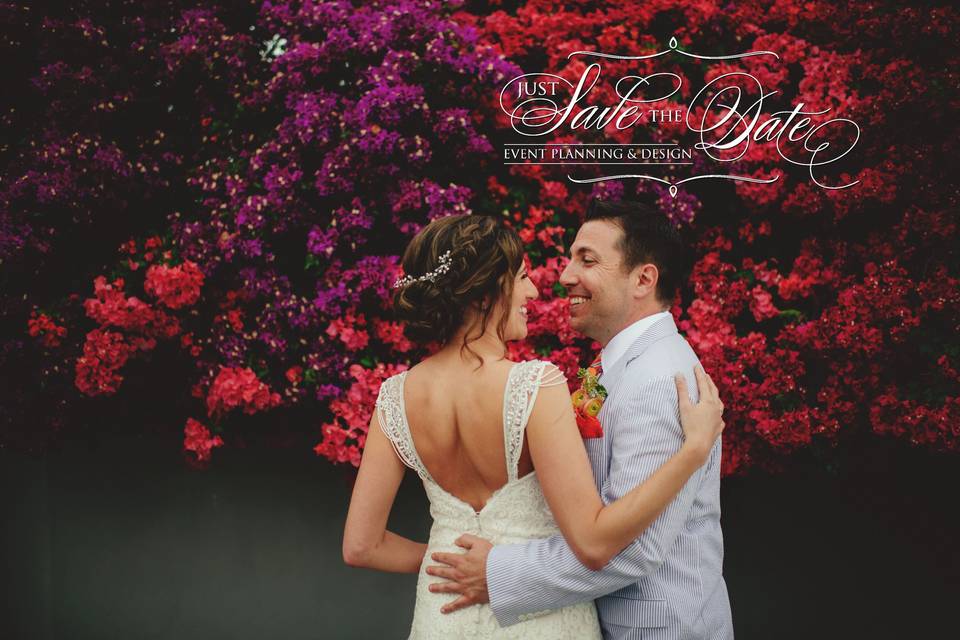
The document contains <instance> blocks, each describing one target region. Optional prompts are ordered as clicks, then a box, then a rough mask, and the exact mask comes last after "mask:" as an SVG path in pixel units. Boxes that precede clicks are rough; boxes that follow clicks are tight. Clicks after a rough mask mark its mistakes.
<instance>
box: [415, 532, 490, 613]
mask: <svg viewBox="0 0 960 640" xmlns="http://www.w3.org/2000/svg"><path fill="white" fill-rule="evenodd" d="M456 544H457V546H460V547H463V548H464V549H466V550H467V552H466V553H443V552H441V551H437V552H434V553H432V554H430V558H431V559H432V560H433V561H434V562H439V563H440V564H439V565H430V566H428V567H427V573H428V574H429V575H431V576H437V577H440V578H446V579H447V582H434V583H433V584H431V585H430V591H432V592H433V593H458V594H460V597H459V598H457V599H456V600H454V601H453V602H451V603H450V604H447V605H444V606H443V607H441V609H440V611H442V612H443V613H450V612H452V611H456V610H458V609H463V608H464V607H469V606H470V605H473V604H484V603H486V602H489V601H490V595H489V594H488V593H487V555H488V554H489V553H490V549H492V548H493V545H492V544H490V542H489V541H487V540H484V539H483V538H478V537H477V536H473V535H470V534H469V533H465V534H463V535H462V536H460V537H459V538H457V540H456Z"/></svg>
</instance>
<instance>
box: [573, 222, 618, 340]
mask: <svg viewBox="0 0 960 640" xmlns="http://www.w3.org/2000/svg"><path fill="white" fill-rule="evenodd" d="M622 238H623V230H622V229H621V228H620V226H619V225H617V224H615V223H613V222H610V221H608V220H591V221H589V222H586V223H584V225H583V226H582V227H580V230H579V231H578V232H577V238H576V240H575V241H574V243H573V245H572V246H571V247H570V262H569V263H568V264H567V267H566V268H565V269H564V270H563V273H562V274H561V275H560V284H562V285H563V286H564V287H566V289H567V298H568V299H569V300H570V326H572V327H573V328H574V329H575V330H577V331H579V332H580V333H582V334H584V335H586V336H588V337H590V338H593V339H594V340H596V341H598V342H600V343H601V344H604V345H605V344H606V343H607V342H608V341H609V340H610V338H612V337H613V336H614V335H616V333H617V332H618V331H619V330H620V329H621V328H622V327H621V325H622V324H623V323H624V320H625V318H627V317H629V314H630V304H631V301H632V296H631V295H630V281H631V278H630V274H629V273H628V272H626V271H625V270H624V268H623V252H622V251H621V249H620V246H621V240H622Z"/></svg>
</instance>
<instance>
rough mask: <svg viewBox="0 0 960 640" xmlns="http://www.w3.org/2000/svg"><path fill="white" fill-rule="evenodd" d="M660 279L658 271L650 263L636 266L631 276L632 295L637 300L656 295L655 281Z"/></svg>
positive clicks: (655, 266)
mask: <svg viewBox="0 0 960 640" xmlns="http://www.w3.org/2000/svg"><path fill="white" fill-rule="evenodd" d="M659 279H660V270H659V269H657V265H655V264H653V263H652V262H647V263H642V264H638V265H637V266H636V267H634V269H633V273H632V274H631V278H630V280H631V282H632V284H633V289H634V295H635V296H636V297H637V298H646V297H647V296H649V295H656V294H657V280H659Z"/></svg>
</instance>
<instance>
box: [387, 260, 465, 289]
mask: <svg viewBox="0 0 960 640" xmlns="http://www.w3.org/2000/svg"><path fill="white" fill-rule="evenodd" d="M452 262H453V261H452V260H451V259H450V252H449V251H447V252H445V253H444V254H443V255H442V256H440V265H439V266H438V267H437V268H436V269H434V270H433V271H427V272H426V273H425V274H423V275H422V276H418V277H416V278H414V277H413V276H410V275H407V276H403V277H402V278H399V279H398V280H397V281H396V282H394V283H393V288H394V289H399V288H400V287H405V286H407V285H408V284H413V283H414V282H422V281H424V280H429V281H430V282H436V281H437V276H441V275H443V274H445V273H446V272H447V271H450V264H451V263H452Z"/></svg>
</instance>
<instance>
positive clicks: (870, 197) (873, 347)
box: [0, 0, 960, 474]
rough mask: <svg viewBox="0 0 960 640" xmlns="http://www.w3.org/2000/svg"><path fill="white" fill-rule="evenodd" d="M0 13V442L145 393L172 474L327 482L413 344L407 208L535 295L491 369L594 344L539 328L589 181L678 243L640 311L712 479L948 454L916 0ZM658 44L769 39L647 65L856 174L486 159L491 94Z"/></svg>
mask: <svg viewBox="0 0 960 640" xmlns="http://www.w3.org/2000/svg"><path fill="white" fill-rule="evenodd" d="M0 16H2V18H0V19H2V23H3V27H4V29H3V31H4V33H5V35H4V39H3V46H4V47H5V49H6V50H5V53H6V54H7V57H8V59H16V60H18V61H20V62H19V63H18V64H17V65H14V66H13V71H12V77H11V79H10V80H9V82H8V86H12V87H16V90H15V91H8V92H6V93H5V96H4V98H2V100H3V101H4V102H5V103H6V104H4V105H3V106H4V108H3V111H2V118H3V134H2V136H3V138H2V143H0V149H2V151H3V155H2V159H3V160H2V161H3V165H2V169H0V202H2V208H0V260H2V264H3V267H4V268H3V276H2V277H3V284H4V286H3V290H2V295H3V300H2V309H0V321H2V323H3V328H4V333H3V342H2V350H0V374H2V376H3V377H4V379H5V380H9V383H8V384H5V385H4V389H3V393H4V398H3V402H2V403H0V404H2V412H3V413H2V415H3V423H2V432H0V442H2V443H3V444H4V445H9V446H17V447H22V448H30V449H37V448H42V447H43V446H45V445H48V444H50V443H52V442H56V441H57V439H58V438H59V437H60V436H62V435H63V434H66V433H71V432H72V431H73V430H76V429H80V428H81V423H84V424H86V423H88V422H94V423H95V422H96V421H97V420H98V419H99V418H101V417H102V416H103V415H107V414H109V415H111V416H114V417H117V416H123V415H126V414H127V413H130V415H141V414H142V413H143V411H140V412H139V413H138V412H137V408H138V407H139V406H140V404H142V403H144V402H154V403H156V404H158V405H162V406H163V407H164V410H163V411H161V412H159V413H157V414H156V415H157V416H159V419H160V421H161V423H162V426H163V427H164V428H166V429H168V430H169V433H170V434H171V438H177V439H178V440H179V441H182V446H183V448H184V452H185V456H186V459H187V460H189V461H191V462H192V463H195V464H205V463H208V461H210V460H211V459H212V458H215V457H216V451H217V448H218V447H231V446H236V445H240V444H241V443H243V442H245V441H246V440H247V439H248V438H249V437H251V436H262V437H265V438H276V439H277V441H279V442H283V443H287V444H290V445H291V446H312V447H313V448H314V450H315V451H316V453H317V454H318V455H319V456H322V457H325V458H328V459H330V460H332V461H334V462H339V463H350V464H353V465H356V464H358V462H359V458H360V454H361V452H362V448H363V444H364V439H365V435H366V429H367V424H368V422H369V418H370V414H371V411H372V406H373V401H374V399H375V398H376V394H377V392H378V390H379V385H380V383H381V382H382V381H383V380H384V379H385V378H386V377H388V376H390V375H393V374H394V373H396V372H398V371H401V370H403V369H405V368H406V367H408V366H410V365H411V364H412V363H414V362H416V360H417V359H418V358H420V357H422V356H423V355H424V353H425V351H424V348H423V347H422V346H421V345H415V344H412V343H410V342H409V341H408V340H407V339H406V338H405V337H404V335H403V330H402V327H401V326H400V325H399V324H398V323H396V322H395V321H394V320H393V319H392V318H391V313H390V305H389V298H390V293H391V290H390V284H391V283H392V282H393V280H394V279H395V278H396V276H397V273H398V267H397V264H398V256H399V254H400V253H401V252H402V250H403V247H404V246H405V244H406V242H407V241H408V240H409V238H410V237H411V236H412V235H413V234H414V233H416V231H417V230H418V229H420V228H421V227H422V225H423V224H425V223H426V222H428V221H429V220H431V219H433V218H435V217H438V216H443V215H448V214H451V213H462V212H474V213H483V214H491V215H498V216H504V217H505V218H506V219H507V220H508V221H509V222H510V223H511V224H512V225H514V226H515V228H517V230H518V231H519V232H520V234H521V236H522V237H523V240H524V242H525V243H526V244H527V247H528V250H529V254H530V257H531V260H532V262H533V265H534V267H535V268H534V269H533V277H534V280H535V281H536V283H537V284H538V286H539V288H540V290H541V297H540V298H539V299H538V300H537V301H536V302H535V303H533V304H532V305H531V322H530V329H531V331H530V336H529V338H528V340H526V341H525V342H523V343H518V344H514V345H512V347H511V349H512V355H513V356H514V357H519V358H529V357H544V358H549V359H551V360H553V361H554V362H556V363H557V364H558V365H560V366H561V367H562V368H564V369H565V370H566V371H567V373H568V374H572V373H573V372H574V371H575V369H576V367H577V366H578V364H582V363H585V362H586V361H588V360H589V359H590V358H591V357H592V355H593V349H594V348H595V347H596V345H594V344H591V343H590V341H589V340H585V339H583V338H581V337H578V336H577V335H575V334H574V333H573V332H572V330H571V329H570V327H569V324H568V322H567V319H566V307H565V305H566V300H565V298H564V291H563V288H562V287H561V286H560V285H559V284H558V282H557V280H558V278H559V273H560V271H562V269H563V266H564V264H565V258H564V255H565V251H566V248H567V247H568V246H569V243H570V242H571V240H572V237H573V234H574V233H575V230H576V227H577V226H578V225H579V222H580V219H581V216H582V212H583V210H584V208H585V206H586V203H587V201H588V199H589V198H590V197H591V196H600V197H610V198H612V197H627V198H636V199H644V200H647V201H650V202H653V203H655V204H656V205H657V206H658V207H660V208H661V209H662V211H663V212H664V215H666V216H669V217H670V218H671V219H672V220H673V221H674V222H676V223H677V224H678V225H680V226H681V227H682V228H683V229H684V232H685V233H686V234H687V235H688V236H689V237H690V238H691V241H692V244H693V246H695V248H696V262H695V266H694V269H693V272H692V274H691V278H690V280H689V282H688V284H687V286H686V287H685V289H684V291H683V293H682V295H681V296H680V297H679V298H678V300H677V301H676V303H675V305H674V307H673V313H674V315H675V316H676V318H677V320H678V323H679V326H680V327H681V330H682V331H683V332H684V334H685V335H686V336H687V338H688V339H689V341H690V342H691V344H692V345H693V347H694V348H695V350H696V351H697V352H698V354H699V355H700V357H701V359H702V361H703V362H704V365H705V366H706V368H707V370H708V371H710V372H711V374H712V375H713V377H714V380H715V381H716V382H717V384H718V386H719V387H720V389H721V393H722V395H723V399H724V403H725V405H726V407H727V410H726V421H727V424H728V426H727V429H726V432H725V434H724V472H725V473H727V474H730V473H737V472H742V471H745V470H747V469H750V468H754V467H766V468H775V467H777V466H778V465H780V464H782V462H783V461H784V460H786V459H788V458H789V456H791V455H793V454H795V453H797V452H801V451H804V450H811V449H812V448H829V447H830V446H831V445H833V444H835V443H837V442H840V441H842V440H843V439H844V438H853V437H856V436H862V435H863V434H869V433H871V432H874V433H877V434H883V435H888V436H893V437H897V438H902V439H906V440H908V441H910V442H912V443H914V444H916V445H920V446H925V447H929V448H931V449H934V450H948V451H956V450H957V449H960V376H958V373H957V371H958V368H960V345H958V342H957V339H956V335H957V330H958V328H960V287H958V277H960V273H958V260H957V257H958V256H957V249H956V248H955V247H956V245H957V240H958V231H957V224H958V220H957V213H956V211H957V209H956V206H957V180H956V175H955V174H956V163H955V161H954V160H953V158H954V157H955V155H956V153H957V140H958V136H957V126H956V124H955V122H954V114H955V113H956V110H957V106H958V104H957V103H958V92H957V86H958V59H957V56H956V54H955V53H952V49H951V47H950V44H952V42H953V40H954V38H955V35H956V33H957V24H958V15H957V12H956V11H955V10H954V9H952V8H951V7H949V6H946V5H945V6H943V7H940V8H929V7H928V8H923V9H920V8H909V7H908V8H902V7H899V6H898V5H897V4H895V3H892V2H887V3H879V4H878V3H869V4H868V3H842V4H834V3H827V2H793V1H780V2H775V3H774V2H746V3H734V4H726V3H719V2H711V1H704V2H697V3H688V4H682V3H676V2H648V3H617V2H609V3H605V2H598V3H590V6H589V7H588V6H586V5H585V4H583V5H580V4H575V3H562V2H548V1H532V2H526V3H509V2H503V3H498V2H491V3H478V2H473V3H467V4H460V3H441V2H415V1H413V0H394V1H384V2H369V3H359V2H358V3H351V2H260V3H245V4H239V3H222V4H219V3H204V2H200V3H197V2H191V3H186V2H183V3H179V2H163V3H155V2H141V3H132V2H103V3H89V4H83V5H80V6H79V7H74V8H71V9H66V8H64V9H57V10H53V9H46V10H44V11H43V12H39V11H38V10H37V9H35V8H30V7H27V6H20V5H4V6H3V7H2V8H0ZM671 37H675V38H676V39H677V41H678V43H679V47H680V48H682V49H684V50H689V51H694V52H697V53H702V54H704V55H717V54H728V53H732V52H740V51H747V50H772V51H776V52H778V54H779V55H780V59H779V61H777V62H776V63H773V62H770V61H768V60H767V61H760V59H759V58H757V59H747V60H746V61H742V62H731V61H709V60H707V61H704V60H687V59H683V58H682V57H677V58H676V59H672V60H666V59H663V60H659V61H658V62H657V63H656V64H657V65H659V66H658V69H664V68H666V69H669V70H671V71H672V72H675V73H677V74H678V75H680V76H682V77H683V78H684V80H685V85H689V86H696V85H697V84H700V85H702V84H703V83H704V82H706V81H709V80H710V79H711V78H714V77H716V76H717V75H719V74H722V73H725V72H727V71H728V70H729V69H731V68H732V67H733V66H736V65H737V64H742V65H743V66H744V67H745V68H747V69H748V70H749V71H750V72H751V73H753V74H754V75H755V76H756V77H757V78H759V79H761V80H762V81H763V83H764V85H765V86H766V87H768V88H773V89H775V90H777V92H778V94H777V97H776V99H775V100H774V101H773V102H772V103H771V107H770V109H771V110H773V109H776V108H784V106H787V105H793V104H796V103H797V102H804V103H805V104H807V105H810V106H812V107H815V108H817V109H825V108H829V109H831V113H832V114H834V115H835V116H839V117H844V118H849V119H851V120H853V121H856V122H857V123H858V124H859V126H860V128H861V130H862V135H861V139H860V141H859V143H858V145H857V147H856V149H855V150H854V152H853V153H852V154H851V155H852V156H855V157H854V158H852V159H851V161H850V162H849V163H845V164H844V165H843V169H842V171H840V172H839V173H837V174H836V175H833V176H830V178H831V179H832V180H834V182H833V184H842V183H847V182H852V181H858V184H857V185H855V186H854V187H852V188H849V189H843V190H828V189H823V188H821V187H820V186H818V185H817V184H815V183H813V182H812V181H811V180H810V178H809V176H808V175H807V173H806V170H805V168H803V167H800V168H797V167H792V166H784V165H786V164H787V163H785V162H783V160H782V159H780V158H779V157H778V156H776V155H775V154H771V153H770V152H769V148H764V147H763V146H761V145H757V146H755V147H753V148H752V150H751V152H750V153H748V154H746V155H744V156H743V157H742V158H741V159H739V160H738V161H737V162H735V163H731V165H730V167H729V168H730V169H734V170H736V171H737V172H739V173H740V174H741V175H751V176H754V177H757V178H767V177H769V176H770V175H772V174H774V173H775V172H779V173H782V174H783V178H782V179H780V180H778V181H777V182H776V183H774V184H770V185H760V184H750V183H737V184H734V183H732V182H724V181H713V182H710V181H703V182H694V183H687V184H684V185H681V187H680V189H679V191H678V192H677V193H676V195H675V196H672V195H670V194H669V193H668V192H667V189H666V187H665V186H663V185H660V184H658V183H656V182H654V181H645V180H637V179H628V180H623V181H608V182H601V183H596V184H592V185H582V184H574V183H572V182H570V181H569V180H567V178H566V175H567V173H568V171H567V170H566V169H565V168H563V167H555V166H532V165H510V166H507V165H504V164H503V161H502V159H501V154H502V150H501V147H502V144H503V143H504V142H505V141H509V140H515V137H511V136H512V134H513V132H512V131H511V129H510V122H509V121H508V119H507V118H506V117H505V115H504V113H503V112H502V111H501V110H500V107H499V104H498V101H497V99H498V95H499V91H500V89H501V88H502V87H503V85H504V83H505V82H507V81H508V80H509V79H510V78H512V77H515V76H517V75H519V74H521V73H529V72H550V73H555V74H558V75H560V76H562V77H564V78H568V79H571V80H572V79H575V78H576V77H578V76H579V74H580V73H581V71H582V68H583V64H584V63H583V61H582V60H580V59H578V58H577V57H569V54H570V53H571V52H572V51H575V50H593V51H604V52H607V53H614V54H621V55H639V54H647V53H654V52H657V51H661V50H663V49H665V43H666V42H667V41H668V40H669V39H670V38H671ZM629 64H634V65H639V66H641V67H644V65H648V64H653V63H649V62H644V63H638V62H636V61H633V62H632V63H628V62H613V63H610V64H608V65H607V66H605V76H604V78H603V79H602V80H601V82H600V84H598V86H597V95H598V96H604V95H606V96H608V97H609V96H610V95H613V92H614V88H613V87H612V86H611V85H610V78H616V77H617V76H618V75H621V74H623V73H626V72H628V71H629V70H630V68H631V67H629ZM647 68H649V67H647ZM689 98H690V96H689V95H681V96H678V100H679V101H678V102H677V104H676V106H677V107H678V108H680V107H682V106H683V100H684V99H689ZM689 135H690V134H689V131H687V130H685V129H684V128H683V127H681V126H671V125H667V126H660V127H635V128H632V129H629V130H626V131H617V132H614V131H610V132H607V131H605V130H593V131H591V132H589V133H583V132H582V131H581V132H578V133H576V134H573V133H571V131H570V130H567V131H566V133H563V132H560V131H558V132H557V134H556V135H555V136H554V137H552V138H550V139H549V141H550V142H564V143H570V142H593V143H598V142H616V143H649V142H655V143H663V142H678V143H683V144H687V145H689V144H692V142H693V140H692V139H691V138H690V137H689ZM695 168H697V167H695ZM674 169H675V168H671V167H668V168H667V170H668V171H673V170H674ZM141 408H142V407H141ZM128 427H129V428H131V429H135V428H137V427H136V425H128ZM306 443H308V444H306Z"/></svg>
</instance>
